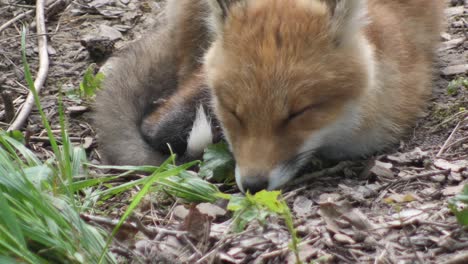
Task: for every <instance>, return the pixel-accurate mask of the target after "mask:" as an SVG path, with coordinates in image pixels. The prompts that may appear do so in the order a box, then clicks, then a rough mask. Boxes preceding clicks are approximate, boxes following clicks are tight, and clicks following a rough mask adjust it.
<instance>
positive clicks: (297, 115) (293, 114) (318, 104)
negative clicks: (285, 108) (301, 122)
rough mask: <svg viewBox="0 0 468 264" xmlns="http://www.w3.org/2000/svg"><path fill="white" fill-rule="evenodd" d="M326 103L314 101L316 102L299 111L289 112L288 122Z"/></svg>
mask: <svg viewBox="0 0 468 264" xmlns="http://www.w3.org/2000/svg"><path fill="white" fill-rule="evenodd" d="M322 105H324V103H314V104H310V105H308V106H306V107H303V108H301V109H300V110H297V111H293V112H291V113H290V114H289V116H288V118H287V119H286V122H290V121H292V120H293V119H295V118H297V117H299V116H301V115H303V114H304V113H306V112H308V111H311V110H314V109H317V108H319V107H320V106H322Z"/></svg>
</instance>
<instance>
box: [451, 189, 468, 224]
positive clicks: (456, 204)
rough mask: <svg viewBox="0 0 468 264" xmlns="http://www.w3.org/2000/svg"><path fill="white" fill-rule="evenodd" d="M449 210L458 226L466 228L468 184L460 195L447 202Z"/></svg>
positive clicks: (467, 220)
mask: <svg viewBox="0 0 468 264" xmlns="http://www.w3.org/2000/svg"><path fill="white" fill-rule="evenodd" d="M449 208H450V210H451V211H452V213H453V214H454V215H455V217H456V218H457V221H458V223H460V225H462V226H465V227H468V184H467V185H465V187H464V188H463V191H462V193H460V194H458V195H457V196H455V197H454V198H452V199H450V200H449Z"/></svg>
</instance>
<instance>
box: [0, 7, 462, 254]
mask: <svg viewBox="0 0 468 264" xmlns="http://www.w3.org/2000/svg"><path fill="white" fill-rule="evenodd" d="M49 2H53V1H49ZM59 2H63V3H64V5H63V6H58V8H55V9H50V10H49V12H48V13H47V15H46V16H47V21H46V25H47V32H48V33H47V36H48V37H47V38H48V53H49V58H50V68H49V72H48V75H47V80H46V82H45V85H44V88H43V90H42V91H41V103H42V106H43V108H44V110H45V112H46V114H47V117H48V118H49V120H50V121H51V123H52V125H53V129H57V130H58V128H59V122H58V109H57V97H58V93H59V92H62V93H63V94H64V97H63V100H64V109H65V111H66V113H67V116H68V123H69V128H68V131H69V134H70V137H71V139H72V141H73V142H74V143H76V144H82V145H83V146H84V147H85V148H86V151H87V154H88V158H89V160H90V162H91V163H93V164H100V155H99V152H98V149H97V143H98V140H99V139H98V138H97V137H96V135H95V131H94V129H93V125H92V122H91V119H90V116H91V113H92V111H93V109H92V106H91V105H90V104H89V102H87V101H85V100H80V99H79V98H76V97H73V96H70V94H72V93H73V91H76V89H77V88H78V87H79V84H80V82H81V80H82V78H83V74H84V72H85V70H86V69H87V68H88V66H89V65H90V64H92V63H96V64H97V65H98V67H99V66H102V64H103V63H104V61H105V58H107V57H108V56H109V55H110V54H111V53H112V52H113V51H115V50H118V49H121V48H122V47H124V46H126V45H128V44H129V43H131V42H132V41H133V40H136V39H139V38H140V37H142V36H144V35H145V32H147V31H148V30H151V29H152V28H153V27H154V26H155V24H157V20H158V14H159V13H160V12H161V8H162V7H163V5H164V4H163V2H158V1H150V0H144V1H136V0H126V1H124V0H120V1H110V0H95V1H87V0H81V1H79V0H76V1H59ZM449 2H453V3H455V2H457V1H447V9H446V12H445V14H446V18H447V28H446V29H445V30H444V32H443V33H442V34H441V40H442V43H441V45H440V47H439V50H438V58H437V63H436V67H435V74H434V80H435V81H434V86H433V96H432V99H431V100H430V102H429V105H428V110H427V114H426V115H425V116H424V117H422V118H421V119H420V121H419V122H418V124H417V125H416V126H415V127H414V130H413V133H412V134H411V135H410V136H409V137H408V138H406V139H404V140H402V141H401V144H400V146H399V148H397V149H395V150H394V152H392V153H387V154H385V155H381V156H376V157H373V158H372V159H369V160H365V161H353V162H343V163H340V164H334V165H333V166H332V167H331V168H328V169H323V170H321V171H319V172H315V173H313V174H311V175H309V176H310V178H311V180H309V181H307V182H306V183H305V184H304V183H303V184H301V186H300V187H293V188H288V189H287V190H286V192H285V193H284V197H285V199H286V201H287V203H288V205H289V206H290V208H291V211H292V213H293V215H294V225H295V227H296V230H297V232H298V235H299V237H300V238H301V242H300V247H299V251H300V252H299V253H300V256H301V259H303V260H304V261H306V262H308V263H309V262H311V261H321V262H323V263H418V262H419V263H468V236H467V233H466V231H464V230H463V228H462V227H461V226H460V225H459V224H458V223H457V220H456V218H455V216H454V215H453V214H452V212H451V211H450V209H449V208H448V202H449V199H451V198H453V197H454V196H455V195H457V194H459V193H460V192H461V191H462V189H463V186H464V185H465V184H467V183H468V169H467V166H468V74H467V72H468V42H467V41H466V37H467V27H468V24H467V21H468V15H467V14H468V13H467V8H468V5H467V3H464V2H463V1H458V3H456V4H450V3H449ZM465 2H466V1H465ZM31 3H34V1H7V0H0V26H1V25H4V23H6V22H7V21H9V20H10V19H12V18H14V17H16V16H17V15H19V14H21V13H22V12H27V11H29V10H33V8H34V6H33V4H31ZM421 8H424V7H423V6H422V7H421ZM33 14H34V12H31V15H27V16H26V17H25V18H24V19H22V20H20V21H22V22H24V23H25V24H27V25H28V27H29V33H28V35H27V49H26V53H27V59H28V61H29V63H30V64H31V68H32V70H33V73H36V71H37V68H38V65H39V58H38V49H37V41H36V37H37V34H36V33H35V32H36V29H35V22H34V15H33ZM20 21H18V22H15V23H13V24H11V25H10V26H8V27H6V28H5V29H4V30H3V31H1V32H0V87H1V89H0V92H1V93H2V97H3V98H4V100H3V101H12V102H13V106H14V109H15V111H16V112H17V111H18V110H19V109H21V107H22V105H23V103H24V101H25V99H26V96H27V94H28V92H29V90H28V88H27V87H26V82H25V78H24V72H23V67H22V63H21V43H20V37H21V34H20V33H21V23H20ZM0 102H2V100H0ZM5 105H6V104H4V103H0V129H5V130H6V129H7V128H8V126H9V123H10V121H11V118H12V117H13V116H14V112H12V111H11V109H8V107H7V109H5ZM22 131H24V134H25V135H26V136H27V137H26V138H27V145H28V147H29V148H30V149H32V150H34V151H35V152H36V153H37V154H38V156H40V157H42V158H44V159H46V158H47V157H48V156H49V155H50V144H49V142H48V140H47V137H46V135H45V130H44V127H43V125H42V123H41V120H40V116H39V114H38V112H37V111H36V110H33V112H32V113H31V114H30V115H29V118H28V120H27V125H26V126H25V127H24V128H23V129H22ZM231 192H236V190H234V189H233V190H231ZM131 195H132V193H128V194H127V195H126V196H121V197H116V198H115V199H109V200H108V201H107V202H108V203H110V204H106V205H105V206H104V208H102V210H101V212H102V213H101V214H100V215H101V216H105V217H106V218H108V219H111V220H112V219H118V218H119V216H120V215H121V214H122V212H123V210H124V209H125V207H126V206H127V205H128V201H127V200H128V198H129V197H130V196H131ZM153 198H154V199H155V200H153ZM156 200H157V202H156ZM200 206H205V207H206V208H208V209H206V208H205V209H200V210H201V211H203V210H205V211H208V212H207V213H213V212H215V211H216V212H217V213H216V214H214V216H213V219H211V220H206V219H207V218H204V217H195V216H193V215H192V216H191V214H193V211H190V213H189V210H188V209H186V208H185V207H184V206H183V204H182V203H181V201H180V200H178V199H170V198H169V199H163V200H161V199H160V197H159V198H158V197H150V198H149V199H148V201H147V202H145V203H143V204H141V206H140V208H139V210H140V214H139V215H140V216H141V222H142V223H143V224H144V225H145V226H147V227H159V228H164V230H176V231H177V230H184V228H185V229H194V230H192V231H197V232H196V233H197V235H195V238H193V237H192V239H187V238H186V237H185V236H180V235H177V234H176V233H174V232H170V231H168V232H160V234H159V235H158V236H156V237H154V238H147V237H145V236H144V235H142V234H141V232H137V233H136V232H128V233H127V234H122V235H121V236H119V239H120V242H118V243H117V244H118V245H119V246H118V247H117V246H116V248H120V250H117V249H116V250H115V252H116V254H118V255H119V254H120V255H121V258H122V259H125V257H129V258H134V259H136V256H138V257H140V259H141V258H143V259H146V261H147V263H159V262H158V261H163V259H165V261H166V262H167V263H172V262H175V261H176V260H177V261H180V262H183V263H188V262H192V263H206V262H208V261H214V260H216V261H215V262H221V263H293V261H294V255H293V254H292V253H291V251H290V250H288V243H289V240H290V234H289V232H288V229H287V228H286V226H285V225H284V222H283V221H282V220H281V219H280V218H275V217H271V218H270V219H269V221H268V222H267V223H266V225H261V224H259V223H257V222H256V221H253V222H252V223H250V224H249V225H248V226H247V228H246V230H245V231H243V232H241V233H233V232H228V230H229V227H230V213H227V212H226V210H225V207H226V205H225V204H216V205H209V204H202V205H199V206H198V207H200ZM193 222H195V223H193ZM189 231H190V230H189ZM200 259H201V260H200ZM197 261H199V262H197ZM457 261H458V262H457Z"/></svg>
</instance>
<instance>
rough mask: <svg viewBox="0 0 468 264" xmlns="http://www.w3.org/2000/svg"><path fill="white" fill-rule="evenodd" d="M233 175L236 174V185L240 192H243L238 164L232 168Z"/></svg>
mask: <svg viewBox="0 0 468 264" xmlns="http://www.w3.org/2000/svg"><path fill="white" fill-rule="evenodd" d="M234 175H235V176H236V183H237V187H239V190H240V191H241V192H243V193H245V190H244V186H242V176H241V174H240V169H239V167H238V166H236V169H235V170H234Z"/></svg>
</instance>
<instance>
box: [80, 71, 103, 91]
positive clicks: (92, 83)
mask: <svg viewBox="0 0 468 264" xmlns="http://www.w3.org/2000/svg"><path fill="white" fill-rule="evenodd" d="M95 68H96V65H94V64H91V65H90V66H89V67H88V69H86V71H85V73H84V76H83V81H82V82H81V83H80V94H81V96H82V97H84V98H87V99H89V98H91V97H93V96H94V95H95V94H96V91H97V90H98V89H99V88H101V84H102V81H103V80H104V74H103V73H102V72H100V73H97V74H96V75H94V70H95Z"/></svg>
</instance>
